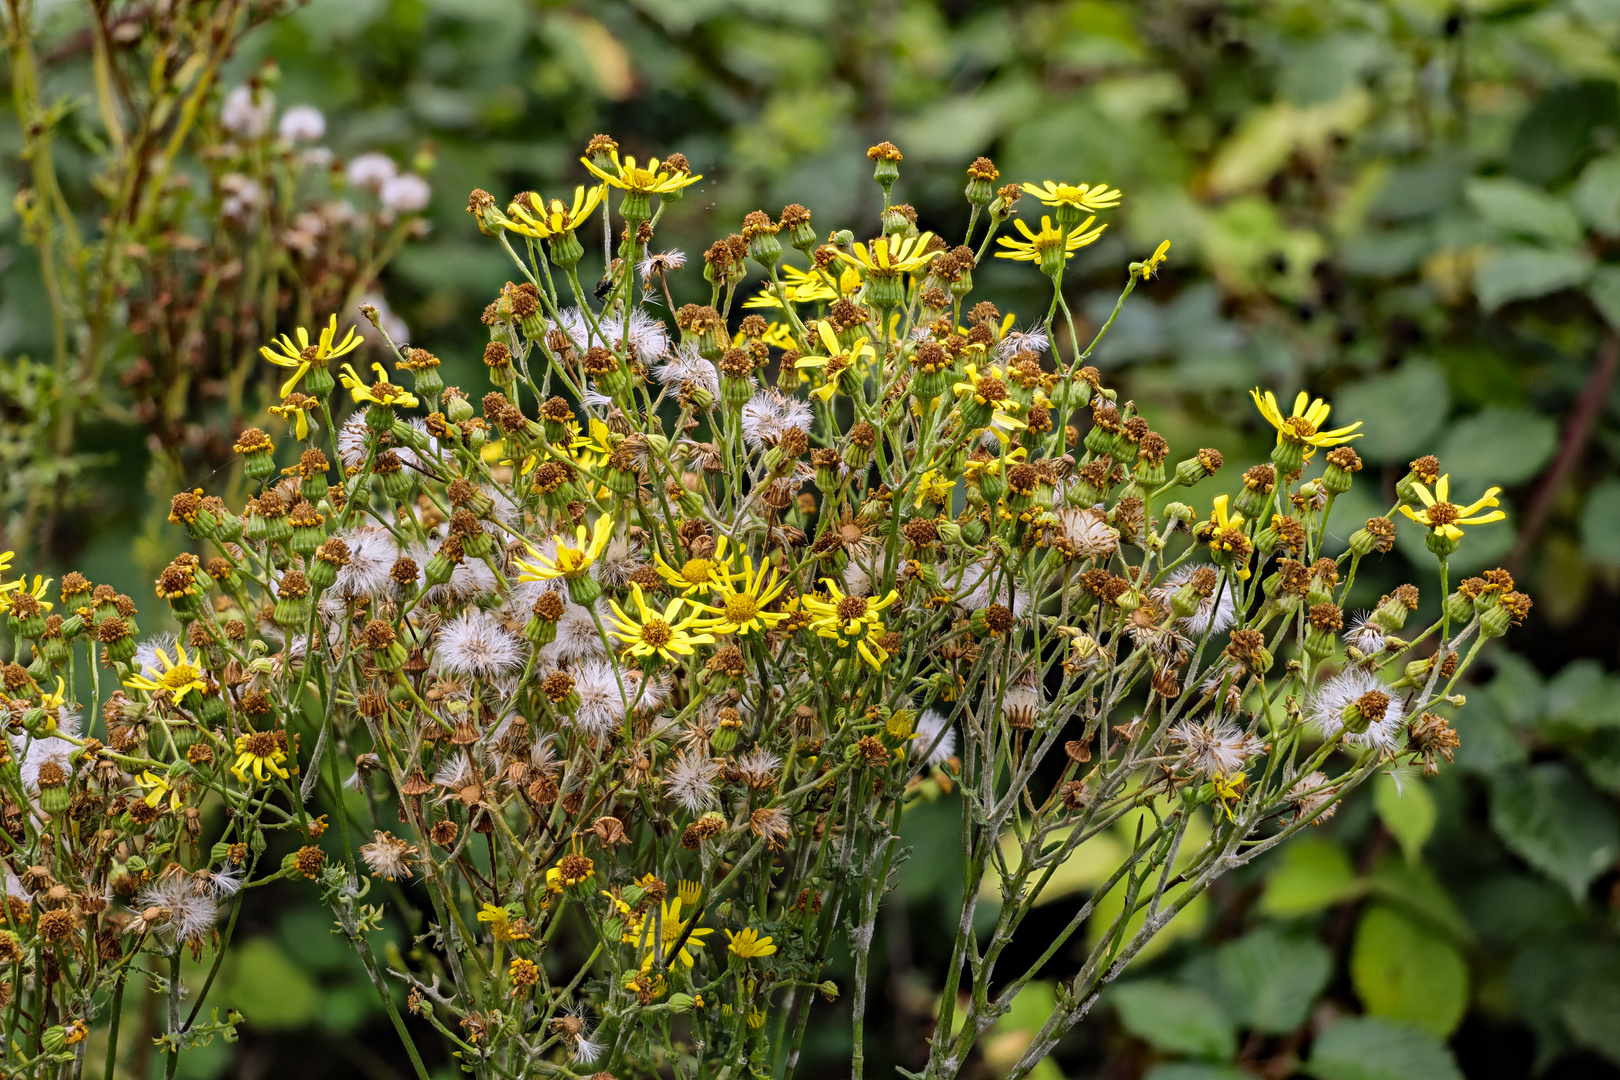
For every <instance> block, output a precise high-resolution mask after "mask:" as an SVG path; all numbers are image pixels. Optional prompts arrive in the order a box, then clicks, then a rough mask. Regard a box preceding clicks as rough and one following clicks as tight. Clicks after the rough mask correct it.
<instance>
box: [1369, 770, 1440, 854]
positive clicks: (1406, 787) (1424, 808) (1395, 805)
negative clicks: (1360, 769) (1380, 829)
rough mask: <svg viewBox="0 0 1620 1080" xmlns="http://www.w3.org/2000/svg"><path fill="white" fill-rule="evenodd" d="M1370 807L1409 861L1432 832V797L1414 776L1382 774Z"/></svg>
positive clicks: (1419, 851)
mask: <svg viewBox="0 0 1620 1080" xmlns="http://www.w3.org/2000/svg"><path fill="white" fill-rule="evenodd" d="M1373 806H1374V807H1375V808H1376V809H1377V810H1378V817H1379V818H1380V819H1381V820H1382V821H1383V823H1384V826H1385V827H1386V828H1387V829H1389V831H1390V832H1391V833H1393V834H1394V836H1395V839H1396V840H1398V841H1399V842H1400V845H1401V851H1402V852H1404V853H1405V854H1406V858H1407V859H1408V860H1409V861H1411V862H1417V860H1418V857H1419V856H1420V855H1422V853H1423V844H1424V842H1425V841H1426V840H1428V839H1429V836H1430V834H1431V833H1433V832H1434V820H1435V808H1434V796H1433V795H1431V794H1429V789H1428V788H1427V787H1425V786H1424V785H1423V782H1422V781H1421V780H1420V779H1418V778H1417V777H1414V776H1408V777H1405V778H1404V779H1401V780H1396V778H1395V777H1393V776H1391V775H1389V774H1388V773H1384V774H1383V775H1381V776H1379V777H1378V782H1377V784H1376V785H1375V786H1374V788H1373Z"/></svg>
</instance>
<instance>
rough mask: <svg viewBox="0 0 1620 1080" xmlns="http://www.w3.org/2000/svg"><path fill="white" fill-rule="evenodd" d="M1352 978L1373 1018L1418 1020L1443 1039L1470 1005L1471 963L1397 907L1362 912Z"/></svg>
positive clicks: (1373, 907)
mask: <svg viewBox="0 0 1620 1080" xmlns="http://www.w3.org/2000/svg"><path fill="white" fill-rule="evenodd" d="M1350 982H1351V985H1353V986H1354V987H1355V990H1356V996H1357V997H1359V998H1360V999H1361V1001H1362V1004H1363V1005H1365V1006H1366V1008H1367V1011H1368V1012H1369V1013H1371V1014H1372V1015H1374V1016H1386V1017H1389V1018H1390V1019H1392V1020H1402V1021H1405V1022H1407V1023H1410V1024H1415V1025H1417V1026H1418V1027H1421V1028H1423V1029H1424V1030H1425V1031H1430V1032H1433V1033H1434V1034H1436V1035H1438V1036H1440V1037H1442V1038H1444V1037H1445V1036H1447V1035H1449V1034H1451V1032H1452V1030H1453V1029H1454V1028H1456V1026H1457V1024H1458V1022H1459V1021H1461V1020H1462V1016H1463V1012H1464V1010H1465V1009H1466V1008H1467V1006H1468V965H1467V964H1466V963H1464V961H1463V958H1462V956H1461V955H1460V954H1458V952H1457V950H1456V949H1454V948H1452V947H1451V945H1450V944H1448V943H1447V942H1446V941H1445V940H1444V939H1442V938H1440V937H1438V936H1437V935H1435V934H1434V933H1433V932H1432V931H1431V930H1430V928H1429V927H1427V926H1423V925H1420V924H1418V923H1416V922H1414V921H1412V920H1411V919H1409V918H1407V917H1406V916H1405V915H1402V914H1401V913H1400V912H1398V911H1396V910H1395V909H1394V908H1391V907H1388V906H1386V905H1383V904H1375V905H1373V906H1372V907H1370V908H1368V909H1367V910H1366V912H1364V913H1363V914H1362V916H1361V922H1360V923H1359V924H1358V925H1357V927H1356V939H1355V944H1354V945H1353V946H1352V948H1351V952H1350Z"/></svg>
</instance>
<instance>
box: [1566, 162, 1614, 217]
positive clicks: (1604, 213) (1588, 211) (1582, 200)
mask: <svg viewBox="0 0 1620 1080" xmlns="http://www.w3.org/2000/svg"><path fill="white" fill-rule="evenodd" d="M1570 202H1571V203H1572V204H1573V205H1574V207H1575V212H1576V213H1577V214H1579V215H1580V216H1581V220H1582V221H1584V222H1586V224H1587V225H1588V226H1590V227H1591V228H1593V229H1595V230H1597V231H1598V232H1600V233H1602V234H1603V235H1605V236H1620V154H1606V155H1604V156H1603V157H1600V158H1596V159H1595V160H1593V161H1592V162H1590V163H1589V164H1588V165H1587V166H1586V168H1585V169H1582V170H1581V178H1580V179H1579V180H1577V181H1576V182H1575V189H1574V190H1573V191H1572V192H1570Z"/></svg>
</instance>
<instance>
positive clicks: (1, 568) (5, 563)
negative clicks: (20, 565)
mask: <svg viewBox="0 0 1620 1080" xmlns="http://www.w3.org/2000/svg"><path fill="white" fill-rule="evenodd" d="M16 557H17V553H16V552H15V551H0V576H3V575H4V574H5V572H6V571H7V570H10V569H11V560H12V559H15V558H16ZM16 587H17V585H16V583H15V582H13V583H11V584H8V585H0V589H15V588H16Z"/></svg>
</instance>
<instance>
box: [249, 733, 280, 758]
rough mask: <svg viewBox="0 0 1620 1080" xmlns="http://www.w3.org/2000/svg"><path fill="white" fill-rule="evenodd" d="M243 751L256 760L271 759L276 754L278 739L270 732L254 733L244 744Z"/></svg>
mask: <svg viewBox="0 0 1620 1080" xmlns="http://www.w3.org/2000/svg"><path fill="white" fill-rule="evenodd" d="M242 749H243V750H244V751H245V752H247V753H249V754H252V755H253V756H254V757H256V758H267V759H268V758H270V757H271V756H273V755H274V754H275V752H276V737H275V736H274V735H272V734H271V733H270V732H268V731H258V732H254V733H253V734H252V735H249V736H248V737H247V742H245V743H243V744H242Z"/></svg>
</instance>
